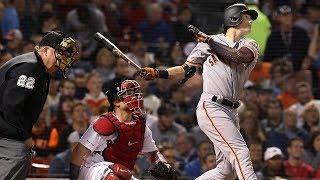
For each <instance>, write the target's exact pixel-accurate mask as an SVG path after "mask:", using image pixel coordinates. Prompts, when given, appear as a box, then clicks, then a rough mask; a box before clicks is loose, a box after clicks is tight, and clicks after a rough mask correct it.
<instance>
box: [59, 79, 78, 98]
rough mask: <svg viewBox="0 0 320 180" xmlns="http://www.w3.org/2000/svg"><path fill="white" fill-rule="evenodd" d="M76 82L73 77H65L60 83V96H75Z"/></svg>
mask: <svg viewBox="0 0 320 180" xmlns="http://www.w3.org/2000/svg"><path fill="white" fill-rule="evenodd" d="M75 93H76V83H75V82H74V81H73V80H71V79H63V80H62V81H61V82H60V84H59V96H70V97H72V98H74V96H75Z"/></svg>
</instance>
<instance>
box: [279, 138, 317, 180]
mask: <svg viewBox="0 0 320 180" xmlns="http://www.w3.org/2000/svg"><path fill="white" fill-rule="evenodd" d="M287 151H288V155H289V157H288V160H286V161H284V168H285V170H286V173H287V175H288V177H290V178H292V179H296V178H297V179H304V178H305V179H310V178H313V177H314V170H313V168H312V166H311V165H310V164H307V163H306V162H305V161H304V160H303V159H302V155H303V152H304V145H303V140H302V139H300V138H298V137H296V138H293V139H291V140H289V143H288V148H287Z"/></svg>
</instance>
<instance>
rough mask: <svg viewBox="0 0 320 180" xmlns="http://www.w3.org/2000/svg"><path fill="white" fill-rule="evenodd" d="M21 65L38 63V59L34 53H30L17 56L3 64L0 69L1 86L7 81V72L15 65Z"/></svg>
mask: <svg viewBox="0 0 320 180" xmlns="http://www.w3.org/2000/svg"><path fill="white" fill-rule="evenodd" d="M20 63H37V58H36V55H35V54H34V52H30V53H27V54H23V55H20V56H17V57H15V58H13V59H11V60H9V61H7V62H6V63H5V64H3V65H2V66H1V67H0V86H1V85H2V83H3V82H4V81H5V80H6V74H7V72H8V71H9V70H10V69H11V68H12V67H13V66H15V65H18V64H20Z"/></svg>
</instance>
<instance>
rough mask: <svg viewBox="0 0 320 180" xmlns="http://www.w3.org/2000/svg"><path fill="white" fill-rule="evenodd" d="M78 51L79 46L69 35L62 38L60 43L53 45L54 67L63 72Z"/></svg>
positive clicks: (69, 65)
mask: <svg viewBox="0 0 320 180" xmlns="http://www.w3.org/2000/svg"><path fill="white" fill-rule="evenodd" d="M78 51H79V48H78V45H77V43H76V41H75V40H73V39H72V38H71V37H68V38H63V40H62V41H61V43H60V44H58V45H57V46H56V47H55V53H54V54H55V56H56V67H57V68H58V69H60V70H62V71H63V73H64V74H65V70H66V69H67V68H70V67H71V65H72V63H73V62H74V60H75V59H74V56H75V55H76V54H77V53H78Z"/></svg>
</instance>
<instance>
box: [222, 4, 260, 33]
mask: <svg viewBox="0 0 320 180" xmlns="http://www.w3.org/2000/svg"><path fill="white" fill-rule="evenodd" d="M242 13H248V14H249V15H250V17H251V19H252V20H253V21H254V20H256V19H257V17H258V13H257V11H255V10H252V9H248V7H247V6H246V5H245V4H242V3H238V4H233V5H231V6H229V7H227V8H226V9H225V10H224V24H223V26H224V28H226V27H234V26H238V25H239V24H240V23H241V22H242V21H243V18H242Z"/></svg>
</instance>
